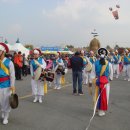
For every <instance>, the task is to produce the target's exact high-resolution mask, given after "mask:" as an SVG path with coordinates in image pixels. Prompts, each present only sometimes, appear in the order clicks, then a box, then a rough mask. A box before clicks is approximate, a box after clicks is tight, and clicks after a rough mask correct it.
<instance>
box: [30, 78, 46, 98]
mask: <svg viewBox="0 0 130 130" xmlns="http://www.w3.org/2000/svg"><path fill="white" fill-rule="evenodd" d="M31 84H32V94H33V95H35V96H43V95H44V89H43V82H41V81H40V80H37V81H36V80H33V79H32V80H31Z"/></svg>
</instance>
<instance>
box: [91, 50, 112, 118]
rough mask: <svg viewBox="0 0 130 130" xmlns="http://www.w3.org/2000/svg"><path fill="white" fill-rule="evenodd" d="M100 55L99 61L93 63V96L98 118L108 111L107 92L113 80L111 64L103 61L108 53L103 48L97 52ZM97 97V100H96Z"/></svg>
mask: <svg viewBox="0 0 130 130" xmlns="http://www.w3.org/2000/svg"><path fill="white" fill-rule="evenodd" d="M98 54H99V55H100V60H97V61H96V62H95V66H94V69H93V70H94V71H95V76H96V79H95V95H94V103H95V105H96V102H97V110H98V114H99V116H104V115H105V111H107V110H108V101H109V91H110V82H109V81H111V80H113V69H112V64H111V63H110V62H108V61H107V60H105V57H106V56H107V54H108V52H107V50H106V49H105V48H100V49H99V50H98ZM98 96H99V99H98Z"/></svg>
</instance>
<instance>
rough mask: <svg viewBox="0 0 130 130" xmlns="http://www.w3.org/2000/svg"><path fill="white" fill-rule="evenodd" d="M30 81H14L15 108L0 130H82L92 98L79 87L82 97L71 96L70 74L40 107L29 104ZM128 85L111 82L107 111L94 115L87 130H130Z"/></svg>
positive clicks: (88, 114)
mask: <svg viewBox="0 0 130 130" xmlns="http://www.w3.org/2000/svg"><path fill="white" fill-rule="evenodd" d="M30 81H31V78H30V76H27V77H23V81H16V91H17V94H18V95H19V107H18V108H17V109H14V110H12V111H11V113H10V118H9V123H8V125H2V121H1V122H0V130H85V129H86V127H87V125H88V123H89V120H90V118H91V116H92V114H93V97H92V96H90V95H89V93H88V89H87V87H86V86H83V91H84V95H83V96H74V95H72V76H71V72H69V73H68V74H67V75H66V84H65V85H64V86H63V87H62V89H60V90H54V89H53V84H52V87H49V88H48V94H46V95H45V96H44V99H43V103H42V104H40V103H33V97H32V96H31V82H30ZM129 122H130V82H128V81H123V79H122V77H120V78H119V79H114V81H112V82H111V92H110V101H109V110H108V112H107V113H106V115H105V116H104V117H99V116H98V115H97V114H96V115H95V117H94V119H93V121H92V123H91V126H90V128H89V130H130V123H129Z"/></svg>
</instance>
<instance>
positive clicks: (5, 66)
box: [0, 43, 15, 125]
mask: <svg viewBox="0 0 130 130" xmlns="http://www.w3.org/2000/svg"><path fill="white" fill-rule="evenodd" d="M8 52H9V49H8V46H7V45H6V44H4V43H0V108H1V111H2V119H3V124H4V125H6V124H8V118H9V112H10V111H11V107H10V104H9V97H10V95H11V90H12V91H13V92H14V91H15V87H14V84H15V71H14V64H13V62H12V61H11V60H10V59H8V58H6V57H5V53H8Z"/></svg>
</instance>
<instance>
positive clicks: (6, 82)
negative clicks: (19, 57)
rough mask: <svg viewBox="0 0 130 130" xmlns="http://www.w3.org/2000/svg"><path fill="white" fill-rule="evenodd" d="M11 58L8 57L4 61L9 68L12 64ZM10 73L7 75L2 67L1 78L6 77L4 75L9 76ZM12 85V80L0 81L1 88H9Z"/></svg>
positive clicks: (0, 70)
mask: <svg viewBox="0 0 130 130" xmlns="http://www.w3.org/2000/svg"><path fill="white" fill-rule="evenodd" d="M10 62H11V60H10V59H8V58H6V60H5V61H4V62H3V64H4V65H5V66H6V67H7V68H8V69H9V64H10ZM8 76H9V75H7V74H6V73H5V72H4V70H2V69H1V68H0V78H4V77H8ZM8 87H10V80H6V81H3V82H0V88H8Z"/></svg>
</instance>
